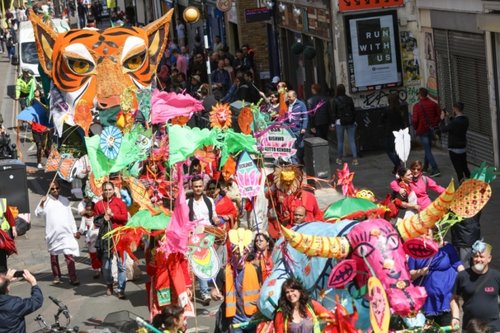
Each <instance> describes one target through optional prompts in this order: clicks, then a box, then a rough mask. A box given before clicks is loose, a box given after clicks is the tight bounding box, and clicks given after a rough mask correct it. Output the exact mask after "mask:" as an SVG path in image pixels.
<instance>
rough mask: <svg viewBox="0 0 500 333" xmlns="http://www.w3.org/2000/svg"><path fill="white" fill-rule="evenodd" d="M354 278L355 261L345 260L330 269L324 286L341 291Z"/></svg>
mask: <svg viewBox="0 0 500 333" xmlns="http://www.w3.org/2000/svg"><path fill="white" fill-rule="evenodd" d="M355 276H356V260H354V259H346V260H342V261H341V262H339V263H338V264H337V265H335V267H334V268H333V269H332V271H331V273H330V277H329V278H328V282H327V283H326V286H327V287H328V288H335V289H342V288H344V287H345V285H346V284H348V283H349V282H350V281H352V280H353V279H354V277H355Z"/></svg>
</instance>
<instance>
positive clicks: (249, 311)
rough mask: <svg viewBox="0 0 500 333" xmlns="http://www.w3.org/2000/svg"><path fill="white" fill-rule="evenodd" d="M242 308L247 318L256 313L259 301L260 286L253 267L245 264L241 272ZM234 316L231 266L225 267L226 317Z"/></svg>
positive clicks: (234, 296) (234, 295) (234, 304)
mask: <svg viewBox="0 0 500 333" xmlns="http://www.w3.org/2000/svg"><path fill="white" fill-rule="evenodd" d="M242 288H243V290H242V294H243V308H244V310H245V314H246V315H247V316H252V315H253V314H254V313H255V312H257V300H258V299H259V293H260V285H259V278H258V276H257V271H256V270H255V267H254V266H253V265H252V264H251V263H249V262H247V263H245V268H244V271H243V284H242ZM235 315H236V289H235V287H234V275H233V269H232V268H231V265H227V266H226V317H234V316H235Z"/></svg>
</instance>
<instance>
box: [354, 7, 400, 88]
mask: <svg viewBox="0 0 500 333" xmlns="http://www.w3.org/2000/svg"><path fill="white" fill-rule="evenodd" d="M346 27H347V28H348V29H347V34H348V36H347V37H348V38H346V40H347V43H348V45H347V50H348V62H349V72H350V73H349V74H350V81H351V91H352V92H358V91H366V90H372V89H382V88H389V87H396V86H400V85H401V84H402V75H401V60H400V52H399V35H398V31H397V17H396V12H395V11H391V12H380V13H376V14H372V13H370V14H361V15H352V16H346Z"/></svg>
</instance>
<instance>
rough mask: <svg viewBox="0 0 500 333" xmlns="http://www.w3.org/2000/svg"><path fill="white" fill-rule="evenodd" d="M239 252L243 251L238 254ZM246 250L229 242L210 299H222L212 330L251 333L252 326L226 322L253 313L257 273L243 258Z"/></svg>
mask: <svg viewBox="0 0 500 333" xmlns="http://www.w3.org/2000/svg"><path fill="white" fill-rule="evenodd" d="M241 251H242V252H243V253H241ZM248 253H249V251H248V249H247V248H243V250H241V249H240V247H238V246H234V245H233V252H232V255H231V257H230V258H229V260H228V263H227V264H226V267H225V269H224V270H220V271H219V274H218V276H217V279H216V284H217V288H214V289H212V298H213V299H214V300H224V302H223V303H222V305H221V307H220V308H219V311H218V312H217V316H216V317H217V319H216V320H217V327H216V328H215V332H228V331H229V332H232V333H240V332H247V333H251V332H255V327H253V328H245V329H241V328H233V327H231V328H230V327H229V326H230V325H235V324H236V325H237V324H241V323H246V322H248V321H250V320H251V319H252V316H253V315H254V314H255V313H257V300H258V298H259V292H260V287H261V283H262V282H261V281H262V279H261V272H260V269H258V268H255V267H254V265H253V264H252V263H251V262H249V261H247V256H248Z"/></svg>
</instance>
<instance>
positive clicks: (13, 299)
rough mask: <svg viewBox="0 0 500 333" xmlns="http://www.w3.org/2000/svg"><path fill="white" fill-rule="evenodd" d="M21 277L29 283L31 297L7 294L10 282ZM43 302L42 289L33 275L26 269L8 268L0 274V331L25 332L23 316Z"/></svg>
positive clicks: (9, 332) (6, 332) (10, 332)
mask: <svg viewBox="0 0 500 333" xmlns="http://www.w3.org/2000/svg"><path fill="white" fill-rule="evenodd" d="M20 273H22V277H23V278H24V280H26V282H28V283H29V284H30V285H31V297H28V298H21V297H17V296H11V295H9V291H10V283H11V282H12V281H14V280H15V279H16V277H21V274H20ZM42 304H43V295H42V290H41V289H40V287H39V286H38V285H37V282H36V279H35V277H34V276H33V275H32V274H31V273H30V272H29V271H28V270H26V269H25V270H24V271H17V272H16V270H15V269H9V270H8V271H7V273H6V274H0V333H25V332H26V322H25V320H24V318H25V316H27V315H29V314H30V313H33V312H35V311H36V310H38V309H40V308H41V307H42Z"/></svg>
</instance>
